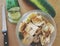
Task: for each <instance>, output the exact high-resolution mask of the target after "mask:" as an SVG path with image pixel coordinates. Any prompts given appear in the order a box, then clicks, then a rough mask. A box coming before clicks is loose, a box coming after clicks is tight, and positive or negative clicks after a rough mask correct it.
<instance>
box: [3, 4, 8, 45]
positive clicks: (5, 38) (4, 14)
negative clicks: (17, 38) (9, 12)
mask: <svg viewBox="0 0 60 46" xmlns="http://www.w3.org/2000/svg"><path fill="white" fill-rule="evenodd" d="M2 33H3V35H4V46H8V33H7V24H6V13H5V6H4V5H3V6H2Z"/></svg>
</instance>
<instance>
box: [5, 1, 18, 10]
mask: <svg viewBox="0 0 60 46" xmlns="http://www.w3.org/2000/svg"><path fill="white" fill-rule="evenodd" d="M12 7H19V3H18V0H6V9H7V10H9V9H10V8H12Z"/></svg>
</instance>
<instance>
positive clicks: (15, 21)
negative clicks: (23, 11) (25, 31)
mask: <svg viewBox="0 0 60 46" xmlns="http://www.w3.org/2000/svg"><path fill="white" fill-rule="evenodd" d="M8 20H9V22H11V23H15V24H16V23H18V21H19V20H12V19H10V18H8Z"/></svg>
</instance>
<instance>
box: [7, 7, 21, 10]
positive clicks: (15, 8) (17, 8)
mask: <svg viewBox="0 0 60 46" xmlns="http://www.w3.org/2000/svg"><path fill="white" fill-rule="evenodd" d="M8 11H20V7H13V8H10V9H9V10H8Z"/></svg>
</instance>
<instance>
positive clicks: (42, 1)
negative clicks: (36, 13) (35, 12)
mask: <svg viewBox="0 0 60 46" xmlns="http://www.w3.org/2000/svg"><path fill="white" fill-rule="evenodd" d="M29 1H30V2H31V3H34V5H36V6H37V7H38V8H39V9H41V10H42V11H44V12H47V13H49V14H50V15H51V16H52V17H55V15H56V13H55V10H54V8H53V7H52V6H51V5H50V4H49V3H48V2H47V1H46V0H29Z"/></svg>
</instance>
